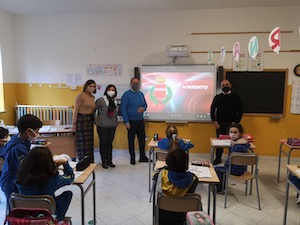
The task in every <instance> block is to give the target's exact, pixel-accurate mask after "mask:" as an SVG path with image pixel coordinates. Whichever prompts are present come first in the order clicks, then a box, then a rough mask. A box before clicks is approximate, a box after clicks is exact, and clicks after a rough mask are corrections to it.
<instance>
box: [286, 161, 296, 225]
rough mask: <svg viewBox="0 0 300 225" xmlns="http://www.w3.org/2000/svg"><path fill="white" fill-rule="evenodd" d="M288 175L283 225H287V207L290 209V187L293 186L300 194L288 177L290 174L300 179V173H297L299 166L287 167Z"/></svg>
mask: <svg viewBox="0 0 300 225" xmlns="http://www.w3.org/2000/svg"><path fill="white" fill-rule="evenodd" d="M286 167H287V170H288V173H287V177H286V190H285V205H284V215H283V225H286V219H287V207H288V200H289V186H290V185H292V186H293V187H294V188H295V189H296V190H297V192H298V194H300V190H299V189H297V188H296V187H295V185H294V184H293V183H292V182H291V181H290V180H289V179H288V176H289V174H290V173H292V174H293V175H295V176H296V177H298V178H299V179H300V173H298V172H297V170H299V169H300V168H298V165H286Z"/></svg>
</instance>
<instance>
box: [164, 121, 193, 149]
mask: <svg viewBox="0 0 300 225" xmlns="http://www.w3.org/2000/svg"><path fill="white" fill-rule="evenodd" d="M166 135H167V137H166V138H163V139H161V140H159V141H158V147H159V148H160V149H162V150H173V149H176V148H180V149H183V150H184V151H188V150H189V149H190V148H193V147H194V144H193V143H191V142H185V141H183V140H182V139H180V138H178V130H177V128H176V126H173V125H169V126H168V127H167V129H166Z"/></svg>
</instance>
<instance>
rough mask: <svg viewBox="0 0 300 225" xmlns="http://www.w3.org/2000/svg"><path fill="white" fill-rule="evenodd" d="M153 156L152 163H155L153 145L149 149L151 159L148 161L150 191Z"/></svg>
mask: <svg viewBox="0 0 300 225" xmlns="http://www.w3.org/2000/svg"><path fill="white" fill-rule="evenodd" d="M151 156H152V158H153V160H152V163H154V148H153V147H151V148H150V149H149V158H148V159H149V161H148V167H149V168H148V169H149V171H148V173H149V174H148V176H149V177H148V179H149V192H151V171H152V170H151V167H152V165H151Z"/></svg>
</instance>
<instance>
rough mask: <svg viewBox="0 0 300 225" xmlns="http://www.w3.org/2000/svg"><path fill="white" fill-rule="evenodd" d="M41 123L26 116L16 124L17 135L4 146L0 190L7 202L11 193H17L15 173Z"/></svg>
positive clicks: (31, 116) (37, 119)
mask: <svg viewBox="0 0 300 225" xmlns="http://www.w3.org/2000/svg"><path fill="white" fill-rule="evenodd" d="M42 125H43V124H42V121H40V119H39V118H37V117H36V116H34V115H31V114H26V115H24V116H22V117H21V118H20V119H19V120H18V123H17V127H18V131H19V134H17V135H14V136H13V137H12V138H11V140H10V141H9V142H8V143H7V144H6V145H5V148H4V150H5V162H4V166H3V170H2V175H1V180H0V183H1V188H2V191H3V192H4V194H5V196H6V199H7V202H9V198H10V195H11V193H12V192H15V193H18V188H17V187H16V185H15V180H16V175H17V171H18V169H19V167H20V164H21V162H22V160H23V158H24V157H25V156H26V155H27V154H28V152H29V151H30V145H31V143H30V141H31V140H34V139H35V138H36V137H37V136H38V135H39V134H38V132H39V129H40V128H41V127H42Z"/></svg>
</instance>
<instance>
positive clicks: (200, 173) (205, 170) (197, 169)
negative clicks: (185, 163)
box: [189, 166, 211, 178]
mask: <svg viewBox="0 0 300 225" xmlns="http://www.w3.org/2000/svg"><path fill="white" fill-rule="evenodd" d="M189 171H190V172H191V173H194V174H195V175H196V176H197V177H201V178H211V173H210V171H209V167H206V166H190V167H189Z"/></svg>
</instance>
